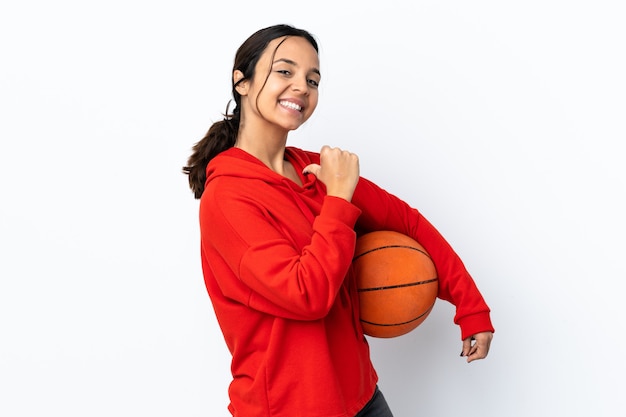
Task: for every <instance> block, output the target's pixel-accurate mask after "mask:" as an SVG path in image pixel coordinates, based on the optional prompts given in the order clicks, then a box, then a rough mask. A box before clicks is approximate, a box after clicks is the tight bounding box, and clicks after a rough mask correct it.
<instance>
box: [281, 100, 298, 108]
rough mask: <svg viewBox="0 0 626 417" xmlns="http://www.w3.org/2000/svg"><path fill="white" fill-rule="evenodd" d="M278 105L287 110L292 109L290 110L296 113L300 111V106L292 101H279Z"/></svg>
mask: <svg viewBox="0 0 626 417" xmlns="http://www.w3.org/2000/svg"><path fill="white" fill-rule="evenodd" d="M279 103H280V105H281V106H283V107H287V108H288V109H292V110H296V111H302V106H301V105H299V104H296V103H294V102H292V101H287V100H281V101H279Z"/></svg>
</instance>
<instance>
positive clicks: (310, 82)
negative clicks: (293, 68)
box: [307, 78, 320, 88]
mask: <svg viewBox="0 0 626 417" xmlns="http://www.w3.org/2000/svg"><path fill="white" fill-rule="evenodd" d="M307 82H308V83H309V85H310V86H311V87H315V88H317V87H319V86H320V82H319V81H317V80H313V79H310V78H309V79H308V80H307Z"/></svg>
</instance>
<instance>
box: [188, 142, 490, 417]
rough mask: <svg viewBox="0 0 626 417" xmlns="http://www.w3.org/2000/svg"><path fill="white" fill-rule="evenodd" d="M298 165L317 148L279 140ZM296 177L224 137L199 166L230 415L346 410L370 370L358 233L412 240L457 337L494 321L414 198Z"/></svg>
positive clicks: (368, 387) (361, 397) (369, 390)
mask: <svg viewBox="0 0 626 417" xmlns="http://www.w3.org/2000/svg"><path fill="white" fill-rule="evenodd" d="M285 158H286V159H287V160H288V161H289V162H291V163H292V164H293V166H294V167H295V169H296V171H297V172H299V173H300V172H301V171H302V170H303V169H304V167H305V166H307V165H309V164H311V163H319V154H317V153H312V152H306V151H303V150H300V149H297V148H293V147H288V148H287V149H286V152H285ZM301 181H302V184H303V185H302V186H299V185H298V184H296V183H294V182H293V181H291V180H290V179H288V178H285V177H283V176H281V175H279V174H277V173H275V172H273V171H272V170H270V169H269V168H268V167H267V166H265V165H264V164H263V163H262V162H261V161H259V160H258V159H257V158H255V157H253V156H252V155H250V154H248V153H246V152H245V151H243V150H241V149H238V148H231V149H229V150H227V151H224V152H222V153H221V154H219V155H218V156H217V157H215V158H214V159H213V160H212V161H211V162H210V163H209V165H208V167H207V181H206V188H205V191H204V193H203V195H202V198H201V201H200V230H201V241H202V267H203V272H204V278H205V283H206V286H207V289H208V293H209V295H210V298H211V301H212V304H213V307H214V310H215V314H216V316H217V319H218V322H219V325H220V327H221V330H222V332H223V334H224V339H225V341H226V344H227V346H228V349H229V350H230V353H231V354H232V363H231V371H232V375H233V380H232V382H231V384H230V387H229V396H230V404H229V406H228V409H229V410H230V412H231V414H232V415H233V416H235V417H354V415H356V414H357V412H358V411H359V410H361V408H363V407H364V406H365V404H366V403H367V402H368V401H369V400H370V399H371V397H372V395H373V393H374V390H375V387H376V383H377V381H378V377H377V375H376V371H375V370H374V368H373V366H372V363H371V361H370V352H369V347H368V344H367V340H366V338H365V336H364V335H363V330H362V328H361V325H360V322H359V317H358V315H359V313H358V295H357V292H356V287H355V280H354V276H353V273H352V270H351V262H352V257H353V255H354V249H355V242H356V238H357V236H358V235H361V234H363V233H366V232H370V231H374V230H394V231H397V232H401V233H404V234H406V235H409V236H411V237H413V238H414V239H415V240H417V241H419V242H420V243H421V244H422V245H423V246H424V247H425V248H426V250H427V251H428V252H429V254H430V255H431V257H432V259H433V262H434V263H435V266H436V268H437V273H438V277H439V294H438V297H439V298H441V299H444V300H447V301H449V302H451V303H452V304H453V305H455V306H456V315H455V318H454V321H455V323H457V324H458V325H460V327H461V333H462V338H465V337H468V336H470V335H472V334H475V333H478V332H481V331H493V327H492V325H491V321H490V316H489V308H488V306H487V304H486V303H485V301H484V300H483V297H482V296H481V294H480V292H479V291H478V289H477V287H476V285H475V283H474V281H473V279H472V278H471V277H470V275H469V274H468V272H467V271H466V269H465V267H464V265H463V263H462V262H461V260H460V259H459V257H458V256H457V255H456V254H455V252H454V251H453V250H452V248H451V247H450V246H449V245H448V243H446V241H445V240H444V239H443V237H442V236H441V235H440V234H439V233H438V232H437V231H436V230H435V229H434V228H433V226H431V224H430V223H429V222H428V221H427V220H426V219H425V218H424V217H423V216H422V215H421V214H420V213H419V212H418V211H417V210H415V209H413V208H411V207H409V206H408V205H407V204H406V203H404V202H403V201H402V200H400V199H398V198H397V197H395V196H393V195H392V194H389V193H387V192H386V191H384V190H382V189H381V188H379V187H378V186H376V185H375V184H373V183H372V182H370V181H368V180H366V179H364V178H361V179H360V180H359V183H358V185H357V187H356V190H355V192H354V196H353V198H352V201H351V202H348V201H346V200H344V199H341V198H337V197H332V196H327V195H326V189H325V186H324V184H323V183H322V182H320V181H318V180H317V179H316V178H315V176H314V175H312V174H307V175H302V176H301Z"/></svg>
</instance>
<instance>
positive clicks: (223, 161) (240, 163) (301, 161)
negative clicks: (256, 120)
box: [205, 147, 319, 188]
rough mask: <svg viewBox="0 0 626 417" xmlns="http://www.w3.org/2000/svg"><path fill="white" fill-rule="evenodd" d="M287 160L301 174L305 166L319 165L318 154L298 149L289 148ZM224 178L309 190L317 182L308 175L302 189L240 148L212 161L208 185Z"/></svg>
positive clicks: (230, 150) (229, 150)
mask: <svg viewBox="0 0 626 417" xmlns="http://www.w3.org/2000/svg"><path fill="white" fill-rule="evenodd" d="M285 158H286V159H288V160H289V162H291V163H292V164H293V166H294V168H295V169H296V171H298V172H300V171H302V170H303V169H304V167H305V166H307V165H309V164H312V163H319V157H317V158H316V154H313V153H310V152H305V151H302V150H300V149H297V148H293V147H287V148H286V149H285ZM222 176H227V177H235V178H246V179H257V180H261V181H264V182H266V183H268V184H276V185H278V184H283V185H284V184H286V183H288V184H293V188H309V187H310V186H312V185H313V183H314V182H315V176H314V175H306V176H305V178H304V181H303V185H302V187H300V186H298V185H297V184H295V183H294V182H293V181H291V180H289V179H287V178H285V177H283V176H282V175H280V174H278V173H276V172H274V171H272V170H271V169H269V168H268V167H267V166H266V165H265V164H264V163H263V162H261V161H260V160H259V159H257V158H256V157H255V156H253V155H251V154H249V153H247V152H246V151H244V150H242V149H239V148H234V147H233V148H230V149H227V150H225V151H223V152H222V153H220V154H219V155H217V156H216V157H215V158H213V159H212V160H211V162H210V163H209V164H208V166H207V170H206V184H205V185H207V184H208V183H209V182H211V181H213V180H214V179H216V178H218V177H222Z"/></svg>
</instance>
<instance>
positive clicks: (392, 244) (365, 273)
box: [352, 231, 439, 338]
mask: <svg viewBox="0 0 626 417" xmlns="http://www.w3.org/2000/svg"><path fill="white" fill-rule="evenodd" d="M352 265H353V267H354V272H355V273H356V281H357V288H358V292H359V304H360V317H361V324H362V326H363V331H364V332H365V334H367V335H369V336H373V337H384V338H389V337H396V336H401V335H403V334H406V333H408V332H410V331H411V330H413V329H415V328H416V327H417V326H419V325H420V324H421V323H422V322H423V321H424V320H426V317H428V315H429V314H430V311H431V310H432V308H433V306H434V304H435V300H436V298H437V289H438V285H439V283H438V278H437V270H436V269H435V265H434V264H433V262H432V260H431V259H430V255H429V254H428V253H427V252H426V250H425V249H424V247H423V246H422V245H420V244H419V243H417V242H416V241H415V240H414V239H412V238H410V237H408V236H406V235H403V234H401V233H397V232H392V231H376V232H371V233H367V234H365V235H363V236H361V237H359V238H358V239H357V243H356V251H355V254H354V260H353V262H352Z"/></svg>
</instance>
